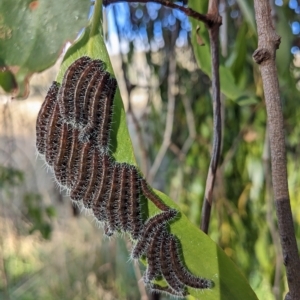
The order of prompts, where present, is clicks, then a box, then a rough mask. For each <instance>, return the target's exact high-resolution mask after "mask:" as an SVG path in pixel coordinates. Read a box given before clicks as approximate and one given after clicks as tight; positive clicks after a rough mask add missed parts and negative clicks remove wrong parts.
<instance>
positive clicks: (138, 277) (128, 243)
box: [126, 239, 149, 300]
mask: <svg viewBox="0 0 300 300" xmlns="http://www.w3.org/2000/svg"><path fill="white" fill-rule="evenodd" d="M126 248H127V250H128V252H130V251H131V248H132V243H131V241H130V240H129V239H126ZM132 264H133V270H134V275H135V277H136V281H137V283H138V289H139V291H140V294H141V298H140V299H141V300H149V299H148V296H147V292H146V288H145V285H144V282H143V280H142V274H141V271H140V268H139V265H138V263H137V262H135V261H133V262H132Z"/></svg>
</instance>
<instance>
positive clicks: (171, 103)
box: [147, 53, 176, 184]
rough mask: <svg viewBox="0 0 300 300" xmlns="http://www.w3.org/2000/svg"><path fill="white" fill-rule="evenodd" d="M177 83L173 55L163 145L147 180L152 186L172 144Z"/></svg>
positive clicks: (170, 65) (171, 57) (170, 66)
mask: <svg viewBox="0 0 300 300" xmlns="http://www.w3.org/2000/svg"><path fill="white" fill-rule="evenodd" d="M175 81H176V59H175V57H174V54H173V53H172V54H171V56H170V61H169V75H168V109H167V118H166V127H165V132H164V137H163V142H162V145H161V147H160V149H159V151H158V153H157V155H156V158H155V160H154V163H153V165H152V167H151V169H150V171H149V173H148V175H147V179H148V182H149V183H150V184H151V183H152V182H153V180H154V177H155V175H156V173H157V171H158V169H159V167H160V165H161V162H162V160H163V158H164V156H165V154H166V152H167V150H168V148H169V146H170V144H171V136H172V132H173V122H174V109H175V95H174V92H173V90H174V86H175Z"/></svg>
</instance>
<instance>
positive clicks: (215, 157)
mask: <svg viewBox="0 0 300 300" xmlns="http://www.w3.org/2000/svg"><path fill="white" fill-rule="evenodd" d="M218 4H219V1H218V0H210V1H209V7H208V15H212V16H215V17H214V18H215V19H218V18H220V16H219V11H218ZM219 27H220V23H218V22H217V23H215V24H214V26H212V27H211V28H209V29H208V32H209V39H210V51H211V62H212V64H211V66H212V100H213V114H214V132H213V136H214V138H213V148H212V156H211V161H210V165H209V170H208V175H207V179H206V186H205V194H204V201H203V206H202V218H201V230H202V231H203V232H205V233H207V232H208V227H209V220H210V211H211V206H212V200H213V199H212V196H213V188H214V184H215V179H216V172H217V167H218V163H219V158H220V152H221V142H222V120H221V97H220V74H219Z"/></svg>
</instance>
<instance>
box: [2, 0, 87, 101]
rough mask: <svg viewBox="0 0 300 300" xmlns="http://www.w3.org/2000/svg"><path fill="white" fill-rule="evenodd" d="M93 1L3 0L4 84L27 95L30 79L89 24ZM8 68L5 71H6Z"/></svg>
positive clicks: (17, 94) (20, 94) (21, 94)
mask: <svg viewBox="0 0 300 300" xmlns="http://www.w3.org/2000/svg"><path fill="white" fill-rule="evenodd" d="M90 5H91V2H90V1H89V0H65V1H57V0H39V1H32V0H14V1H11V0H2V1H0V70H1V76H0V84H1V86H2V87H3V89H4V90H5V91H7V92H13V93H14V95H15V96H17V97H27V96H28V93H29V88H28V80H29V78H30V76H31V75H32V74H33V73H35V72H41V71H43V70H45V69H47V68H49V67H50V66H51V65H53V64H54V63H55V62H56V60H57V58H58V56H59V54H60V52H61V51H62V49H63V46H64V44H65V43H66V42H67V41H72V40H74V39H75V38H76V35H77V34H78V32H79V31H80V29H82V28H83V27H85V26H86V24H87V21H88V13H89V8H90ZM3 71H5V72H3Z"/></svg>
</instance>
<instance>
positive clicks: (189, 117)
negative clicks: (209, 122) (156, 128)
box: [181, 96, 197, 155]
mask: <svg viewBox="0 0 300 300" xmlns="http://www.w3.org/2000/svg"><path fill="white" fill-rule="evenodd" d="M182 103H183V106H184V110H185V114H186V123H187V126H188V130H189V136H188V138H187V139H186V141H185V142H184V144H183V146H182V149H181V152H182V154H184V155H186V154H187V152H188V151H189V149H190V148H191V146H192V144H193V142H194V140H195V138H196V136H197V132H196V126H195V118H194V113H193V110H192V107H191V101H190V99H189V98H188V97H187V96H184V97H182Z"/></svg>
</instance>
